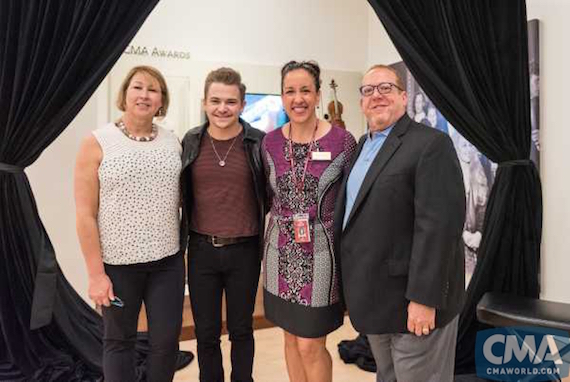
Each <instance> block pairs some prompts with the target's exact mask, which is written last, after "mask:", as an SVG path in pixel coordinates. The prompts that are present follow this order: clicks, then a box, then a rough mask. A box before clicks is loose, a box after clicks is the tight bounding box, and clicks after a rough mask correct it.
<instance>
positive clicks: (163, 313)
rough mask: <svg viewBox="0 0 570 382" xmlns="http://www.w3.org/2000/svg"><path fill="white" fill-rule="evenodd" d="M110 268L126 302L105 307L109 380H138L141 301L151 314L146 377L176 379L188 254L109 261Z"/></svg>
mask: <svg viewBox="0 0 570 382" xmlns="http://www.w3.org/2000/svg"><path fill="white" fill-rule="evenodd" d="M105 272H106V273H107V275H108V276H109V278H110V279H111V281H112V283H113V291H114V292H115V295H116V296H118V297H119V298H120V299H121V300H123V302H124V303H125V306H124V307H122V308H120V307H116V306H113V305H111V306H110V307H103V324H104V328H105V333H104V337H103V374H104V376H105V382H131V381H132V382H134V381H136V376H135V343H136V339H137V324H138V317H139V312H140V309H141V303H142V302H143V301H144V303H145V309H146V314H147V318H148V339H149V345H150V353H149V354H148V358H147V369H146V372H147V379H146V380H147V381H148V382H163V381H164V382H167V381H172V378H173V377H174V372H175V369H176V357H177V355H178V337H179V336H180V330H181V328H182V308H183V303H184V257H183V255H182V254H176V255H173V256H169V257H166V258H164V259H161V260H158V261H153V262H149V263H140V264H133V265H108V264H105Z"/></svg>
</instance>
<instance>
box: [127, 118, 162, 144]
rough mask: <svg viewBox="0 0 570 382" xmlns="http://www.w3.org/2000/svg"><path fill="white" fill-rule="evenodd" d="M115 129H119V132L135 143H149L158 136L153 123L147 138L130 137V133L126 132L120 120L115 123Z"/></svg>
mask: <svg viewBox="0 0 570 382" xmlns="http://www.w3.org/2000/svg"><path fill="white" fill-rule="evenodd" d="M117 127H118V128H119V130H121V131H122V132H123V134H125V136H126V137H127V138H129V139H132V140H133V141H137V142H150V141H152V140H154V138H156V136H157V135H158V128H157V127H156V125H155V124H154V123H153V124H152V128H151V130H150V135H149V136H148V137H137V136H134V135H132V134H131V133H129V131H128V130H127V126H125V122H123V121H122V120H121V121H119V122H117Z"/></svg>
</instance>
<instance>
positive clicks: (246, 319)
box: [188, 234, 260, 382]
mask: <svg viewBox="0 0 570 382" xmlns="http://www.w3.org/2000/svg"><path fill="white" fill-rule="evenodd" d="M259 270H260V260H259V240H258V238H257V237H254V238H251V239H250V240H248V241H246V242H242V243H238V244H232V245H227V246H224V247H220V248H215V247H214V246H212V244H210V243H208V242H207V241H206V240H205V238H204V237H203V236H200V235H197V234H192V235H191V237H190V243H189V251H188V286H189V290H190V302H191V305H192V313H193V316H194V324H195V328H196V339H197V342H198V364H199V366H200V381H201V382H223V381H224V369H223V366H222V352H221V349H220V335H221V329H222V293H223V292H224V291H225V293H226V308H227V309H226V311H227V329H228V332H229V337H230V341H231V343H232V348H231V362H232V372H231V380H232V382H238V381H239V382H252V381H253V379H252V376H251V374H252V369H253V354H254V341H253V325H252V324H253V323H252V321H253V319H252V316H253V309H254V305H255V295H256V292H257V284H258V281H259Z"/></svg>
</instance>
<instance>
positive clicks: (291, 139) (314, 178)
mask: <svg viewBox="0 0 570 382" xmlns="http://www.w3.org/2000/svg"><path fill="white" fill-rule="evenodd" d="M320 83H321V80H320V68H319V66H318V64H317V63H316V62H314V61H308V62H307V61H303V62H296V61H291V62H289V63H287V64H285V66H283V68H282V70H281V97H282V99H283V105H284V107H285V111H286V112H287V115H288V116H289V119H290V123H288V124H286V125H285V126H284V127H283V128H282V129H278V130H274V131H272V132H271V133H269V134H267V136H266V137H265V139H264V141H263V145H262V150H263V158H264V161H265V163H264V164H265V169H266V174H267V180H268V183H269V185H268V199H269V202H270V207H271V217H270V220H269V225H268V227H267V232H266V236H265V238H266V240H265V248H264V265H263V266H264V275H265V277H264V306H265V316H266V318H267V319H269V320H270V321H272V322H274V323H275V324H276V325H277V326H279V327H281V328H283V330H284V334H285V360H286V362H287V371H288V373H289V378H290V380H291V381H294V382H297V381H299V382H317V381H318V382H321V381H322V382H330V381H331V380H332V361H331V357H330V354H329V353H328V351H327V349H326V347H325V342H326V335H327V334H328V333H330V332H332V331H334V330H335V329H337V328H338V327H339V326H340V325H342V322H343V310H344V309H343V306H342V302H341V301H340V296H339V274H338V266H337V256H336V254H335V253H334V249H333V248H334V247H333V241H332V240H333V238H332V236H333V232H332V230H333V220H332V219H333V212H334V204H335V200H336V195H337V191H338V189H339V186H340V182H341V180H342V176H343V174H344V171H345V170H346V168H347V167H348V163H349V161H350V159H351V156H352V153H353V152H354V149H355V146H356V142H355V140H354V138H353V137H352V135H351V134H350V133H348V132H347V131H346V130H343V129H341V128H338V127H332V126H331V125H330V124H329V123H328V122H326V121H323V120H320V119H318V118H317V116H316V114H315V109H316V106H317V104H318V102H319V99H320Z"/></svg>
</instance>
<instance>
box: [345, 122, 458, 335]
mask: <svg viewBox="0 0 570 382" xmlns="http://www.w3.org/2000/svg"><path fill="white" fill-rule="evenodd" d="M365 138H366V136H364V137H363V138H362V139H361V140H360V142H359V145H358V148H357V152H356V154H355V157H354V159H353V162H352V165H351V169H352V166H353V165H354V162H355V161H356V158H358V155H359V154H360V151H361V150H362V145H363V144H364V141H365ZM347 179H348V175H347V176H345V179H344V181H343V183H342V186H341V190H340V192H339V196H338V200H337V205H336V210H335V246H336V253H340V268H341V279H342V285H343V294H344V299H345V303H346V306H347V308H348V313H349V316H350V319H351V321H352V324H353V325H354V327H355V328H356V330H358V331H359V332H361V333H365V334H382V333H404V332H407V317H408V316H407V308H408V303H409V302H410V301H415V302H417V303H420V304H423V305H428V306H431V307H435V308H436V309H437V310H436V327H443V326H445V325H446V324H447V323H448V322H449V321H451V320H452V319H453V318H454V317H455V316H456V315H457V314H458V313H459V312H460V310H461V307H462V304H463V296H464V291H465V286H464V285H465V272H464V254H463V245H462V239H461V234H462V231H463V223H464V220H465V191H464V187H463V178H462V174H461V167H460V165H459V161H458V159H457V154H456V152H455V148H454V147H453V144H452V142H451V139H450V138H449V137H448V136H447V135H446V134H443V133H441V132H440V131H438V130H436V129H432V128H429V127H427V126H425V125H421V124H419V123H416V122H414V121H412V120H411V119H410V118H409V117H408V116H407V115H404V116H403V117H402V118H401V119H400V120H399V121H398V122H397V123H396V124H395V126H394V128H393V129H392V131H391V132H390V134H389V135H388V138H387V139H386V142H384V145H383V147H382V148H381V149H380V151H379V152H378V155H377V156H376V158H375V159H374V162H373V163H372V165H371V167H370V169H369V170H368V173H367V174H366V177H365V178H364V181H363V183H362V186H361V188H360V191H359V193H358V196H357V198H356V201H355V203H354V206H353V208H352V211H351V213H350V216H349V220H348V222H347V225H346V227H345V228H344V230H343V229H342V222H343V218H344V211H345V200H346V183H347Z"/></svg>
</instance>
